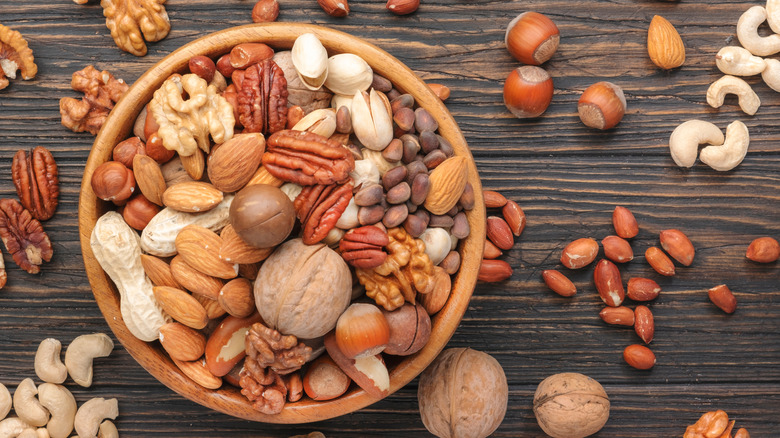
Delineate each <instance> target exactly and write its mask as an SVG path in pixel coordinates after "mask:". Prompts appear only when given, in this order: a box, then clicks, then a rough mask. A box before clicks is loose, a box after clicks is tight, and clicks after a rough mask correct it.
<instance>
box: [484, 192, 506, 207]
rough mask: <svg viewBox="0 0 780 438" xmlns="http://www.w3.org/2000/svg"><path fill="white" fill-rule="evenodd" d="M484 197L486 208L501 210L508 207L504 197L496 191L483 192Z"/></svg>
mask: <svg viewBox="0 0 780 438" xmlns="http://www.w3.org/2000/svg"><path fill="white" fill-rule="evenodd" d="M482 197H483V198H485V208H501V207H503V206H504V205H506V198H505V197H504V195H502V194H501V193H498V192H496V191H493V190H483V191H482Z"/></svg>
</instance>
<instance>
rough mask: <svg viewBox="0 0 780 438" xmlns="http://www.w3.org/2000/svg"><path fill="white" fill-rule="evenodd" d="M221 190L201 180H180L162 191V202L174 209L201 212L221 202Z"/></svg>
mask: <svg viewBox="0 0 780 438" xmlns="http://www.w3.org/2000/svg"><path fill="white" fill-rule="evenodd" d="M222 198H223V194H222V191H220V190H219V189H217V188H216V187H214V186H213V185H211V184H209V183H206V182H202V181H191V182H180V183H178V184H174V185H172V186H170V187H168V188H167V189H166V190H165V192H164V193H163V204H165V206H166V207H170V208H172V209H174V210H176V211H182V212H185V213H201V212H204V211H209V210H211V209H212V208H214V207H216V206H217V205H219V203H220V202H222Z"/></svg>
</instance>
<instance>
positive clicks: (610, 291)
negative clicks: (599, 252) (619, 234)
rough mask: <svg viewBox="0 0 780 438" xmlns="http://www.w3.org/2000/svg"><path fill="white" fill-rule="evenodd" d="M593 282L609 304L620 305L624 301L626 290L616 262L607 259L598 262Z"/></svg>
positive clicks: (602, 298) (602, 297)
mask: <svg viewBox="0 0 780 438" xmlns="http://www.w3.org/2000/svg"><path fill="white" fill-rule="evenodd" d="M593 283H594V284H595V285H596V290H598V292H599V296H600V297H601V300H602V301H604V303H605V304H606V305H607V306H611V307H618V306H620V304H621V303H623V299H625V297H626V292H625V290H624V289H623V280H622V279H621V277H620V271H619V270H618V268H617V266H615V264H614V263H612V262H610V261H609V260H605V259H602V260H600V261H599V262H598V263H596V268H595V269H594V270H593Z"/></svg>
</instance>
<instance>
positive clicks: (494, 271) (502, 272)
mask: <svg viewBox="0 0 780 438" xmlns="http://www.w3.org/2000/svg"><path fill="white" fill-rule="evenodd" d="M511 276H512V267H511V266H509V263H507V262H505V261H503V260H482V264H481V265H480V266H479V273H478V274H477V279H478V280H479V281H485V282H488V283H495V282H498V281H504V280H506V279H507V278H509V277H511Z"/></svg>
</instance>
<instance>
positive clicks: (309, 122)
mask: <svg viewBox="0 0 780 438" xmlns="http://www.w3.org/2000/svg"><path fill="white" fill-rule="evenodd" d="M292 129H293V131H308V132H313V133H315V134H319V135H321V136H323V137H330V136H331V135H333V133H334V132H336V112H335V111H333V110H332V109H330V108H323V109H318V110H314V111H312V112H310V113H309V114H306V115H305V116H304V117H303V118H302V119H301V120H299V121H298V123H296V124H295V126H293V128H292Z"/></svg>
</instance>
